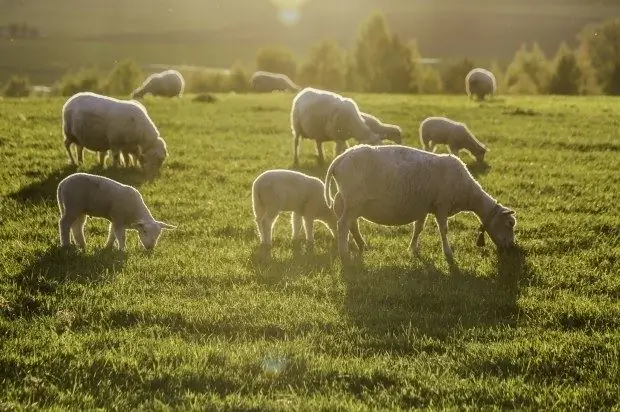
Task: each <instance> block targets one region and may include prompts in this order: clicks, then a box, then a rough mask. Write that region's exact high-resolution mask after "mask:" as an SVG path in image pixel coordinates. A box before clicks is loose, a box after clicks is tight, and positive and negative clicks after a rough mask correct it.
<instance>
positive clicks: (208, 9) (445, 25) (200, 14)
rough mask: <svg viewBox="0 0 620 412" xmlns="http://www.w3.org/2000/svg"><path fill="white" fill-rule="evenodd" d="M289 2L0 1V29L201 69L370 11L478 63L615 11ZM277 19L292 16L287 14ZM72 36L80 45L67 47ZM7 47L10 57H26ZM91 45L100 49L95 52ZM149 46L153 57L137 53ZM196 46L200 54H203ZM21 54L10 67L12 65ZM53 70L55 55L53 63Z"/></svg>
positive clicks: (610, 5) (444, 1)
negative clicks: (20, 26) (14, 25)
mask: <svg viewBox="0 0 620 412" xmlns="http://www.w3.org/2000/svg"><path fill="white" fill-rule="evenodd" d="M299 1H300V0H277V1H276V0H273V1H270V0H0V10H1V13H0V26H5V25H7V24H9V23H11V22H24V23H27V24H29V25H30V26H33V27H36V28H37V29H38V30H39V31H40V33H41V35H42V36H44V37H45V36H47V37H55V38H64V39H66V44H67V47H68V48H70V49H72V50H82V49H81V48H80V47H83V48H84V49H87V48H88V46H86V45H85V42H91V48H93V47H94V48H95V50H94V51H93V50H87V51H86V52H85V54H87V55H88V56H91V57H93V58H94V59H95V61H93V62H91V63H93V64H104V65H105V62H107V61H108V60H110V59H111V58H118V57H136V58H138V59H139V60H141V61H142V62H143V63H166V64H171V63H179V64H181V63H182V64H196V65H201V64H204V63H205V61H206V60H209V62H212V63H214V64H217V65H221V66H229V65H230V64H232V62H233V61H234V60H236V59H240V60H242V61H246V62H249V61H251V59H252V56H253V55H254V54H255V52H256V50H257V49H258V48H260V47H261V46H264V45H266V44H282V45H286V46H288V47H290V48H291V49H292V50H293V51H294V52H295V53H297V54H299V55H302V54H305V52H306V51H307V50H308V47H309V46H310V45H311V44H312V43H314V42H316V41H317V40H319V39H322V38H325V37H329V38H334V39H336V40H338V41H340V42H341V43H342V44H343V45H345V46H349V45H351V44H352V42H353V41H354V39H355V34H356V31H357V28H358V25H359V23H360V22H361V21H363V20H364V19H365V18H367V17H368V15H369V14H370V13H371V12H373V11H375V10H380V11H382V12H384V13H385V15H386V16H387V18H388V21H389V23H390V25H391V27H392V28H393V30H394V31H395V32H396V33H398V34H399V35H400V36H402V37H403V38H405V39H413V38H415V39H416V40H417V42H418V46H419V48H420V51H421V52H422V54H423V55H424V56H425V57H432V58H452V57H455V58H460V57H470V58H473V59H484V60H491V59H497V60H507V59H510V58H511V57H512V55H513V54H514V52H515V50H516V49H517V48H518V47H519V45H520V44H522V43H524V42H528V43H530V42H533V41H538V42H539V44H540V45H541V46H542V48H543V50H545V52H546V53H547V54H548V55H551V54H553V53H555V51H556V49H557V47H558V45H559V44H560V42H562V41H568V42H569V43H572V44H574V43H575V36H576V35H577V33H579V31H580V30H581V29H582V28H583V27H584V26H585V25H586V24H589V23H592V22H598V21H601V20H603V19H608V18H612V17H620V1H617V0H614V1H611V0H605V1H603V0H599V1H595V0H564V1H560V0H399V1H397V0H329V1H328V0H305V1H302V3H303V4H302V6H301V7H300V8H299V9H298V15H297V17H298V18H299V20H298V21H297V22H296V24H294V25H290V26H289V25H286V24H283V23H282V21H280V20H279V19H278V13H279V12H278V9H277V7H276V6H275V3H280V4H292V3H295V2H299ZM282 15H284V16H288V18H290V19H293V18H294V17H295V13H294V12H293V11H291V10H289V11H288V12H283V13H282ZM68 39H73V40H72V41H69V40H68ZM76 39H79V41H80V46H79V47H78V48H77V49H74V47H75V41H76ZM54 44H55V46H54V47H62V45H61V44H60V43H59V42H58V41H55V42H54ZM103 44H105V46H104V45H103ZM115 44H116V45H117V46H114V45H115ZM7 47H9V46H7V45H5V46H4V47H0V52H2V53H5V52H7V50H9V49H7ZM11 47H12V48H11V49H10V50H13V51H12V53H15V54H16V55H17V54H20V53H31V52H32V53H34V51H31V52H26V51H24V50H26V49H23V50H22V49H19V47H16V46H11ZM27 47H29V48H30V49H29V50H35V49H36V47H34V46H31V45H29V46H27ZM99 47H101V48H102V50H103V48H105V52H104V51H101V52H97V51H96V50H98V49H97V48H99ZM155 48H158V50H160V51H161V53H154V54H148V53H146V51H145V50H154V49H155ZM140 49H143V50H140ZM20 50H21V51H20ZM114 50H116V53H114ZM121 50H122V52H123V53H124V54H123V56H120V55H119V53H120V52H121ZM198 50H205V53H206V51H207V50H208V51H209V53H210V55H209V56H208V57H209V58H207V56H205V55H204V54H203V53H197V52H196V51H198ZM66 53H71V50H69V51H67V52H66ZM110 53H111V54H110ZM222 53H223V54H222ZM61 54H62V53H61ZM104 54H105V56H106V57H105V58H101V59H98V56H99V55H101V56H103V55H104ZM128 54H129V55H128ZM134 54H135V56H134ZM54 55H58V53H56V52H54ZM172 55H174V59H175V61H174V62H172V61H169V60H170V59H171V58H172ZM22 57H23V56H22ZM22 57H20V58H17V59H16V61H15V62H14V64H12V66H17V67H19V66H20V65H21V63H19V61H20V59H22ZM76 58H77V57H76ZM69 59H70V60H72V61H73V60H74V59H73V56H69ZM176 60H180V61H176ZM35 61H36V59H34V60H33V57H32V56H28V62H29V64H31V63H32V64H34V65H35V66H37V67H39V68H41V67H42V66H44V65H45V64H43V63H41V64H38V63H36V62H35ZM84 62H87V61H86V60H84ZM110 63H111V62H110ZM0 64H1V62H0ZM61 66H63V64H62V61H60V62H55V67H61Z"/></svg>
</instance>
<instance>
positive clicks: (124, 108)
mask: <svg viewBox="0 0 620 412" xmlns="http://www.w3.org/2000/svg"><path fill="white" fill-rule="evenodd" d="M62 130H63V135H64V145H65V149H66V150H67V154H68V156H69V160H70V162H71V163H72V164H73V165H76V161H75V160H74V158H73V154H72V153H71V145H72V144H75V145H76V154H77V164H81V163H82V162H83V149H84V148H86V149H88V150H92V151H94V152H99V163H100V165H101V166H103V165H104V162H105V156H106V153H107V151H108V150H111V151H112V159H113V164H114V165H115V166H118V165H119V164H120V154H121V152H122V153H123V155H124V157H125V160H126V161H127V159H128V157H129V154H130V153H131V154H133V155H134V156H135V157H137V158H138V159H139V160H140V164H141V166H142V168H143V169H144V171H145V173H146V174H147V176H149V177H153V176H154V175H155V174H156V173H157V171H158V170H159V169H160V168H161V165H162V164H163V162H164V160H165V159H166V157H167V156H168V150H167V147H166V142H165V141H164V139H163V138H162V137H161V136H160V133H159V130H158V129H157V127H156V126H155V124H154V123H153V121H152V120H151V118H150V117H149V115H148V113H147V111H146V108H145V107H144V106H143V105H142V104H140V103H139V102H137V101H133V100H119V99H115V98H113V97H108V96H103V95H100V94H96V93H91V92H80V93H76V94H74V95H73V96H71V97H70V98H69V99H68V100H67V101H66V102H65V104H64V105H63V106H62Z"/></svg>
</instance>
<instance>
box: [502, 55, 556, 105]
mask: <svg viewBox="0 0 620 412" xmlns="http://www.w3.org/2000/svg"><path fill="white" fill-rule="evenodd" d="M523 75H526V76H527V77H529V79H530V80H531V83H533V84H534V86H535V89H532V88H531V85H528V86H527V89H528V90H531V92H532V94H537V93H546V92H547V91H548V89H549V81H550V80H551V64H550V63H549V61H548V60H547V57H546V56H545V53H544V52H543V51H542V49H541V48H540V46H539V45H538V44H537V43H534V44H533V45H532V49H531V50H528V49H527V46H526V45H521V47H520V48H519V50H517V51H516V53H515V55H514V58H513V60H512V62H511V63H510V65H509V66H508V69H507V70H506V81H505V82H506V86H507V87H508V90H515V89H519V90H525V89H524V88H523V82H524V81H525V80H524V79H525V77H524V76H523ZM517 83H520V85H519V86H515V85H516V84H517ZM528 83H529V82H528Z"/></svg>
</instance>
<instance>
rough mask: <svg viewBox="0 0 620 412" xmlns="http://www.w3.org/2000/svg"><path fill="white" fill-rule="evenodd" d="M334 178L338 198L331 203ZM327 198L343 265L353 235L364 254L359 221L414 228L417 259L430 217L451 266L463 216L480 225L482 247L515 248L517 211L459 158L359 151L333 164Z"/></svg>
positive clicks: (393, 149)
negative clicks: (453, 222) (453, 224)
mask: <svg viewBox="0 0 620 412" xmlns="http://www.w3.org/2000/svg"><path fill="white" fill-rule="evenodd" d="M332 178H333V179H334V180H335V181H336V183H337V185H338V192H337V193H336V196H335V198H333V199H332V197H331V194H330V186H331V181H332ZM324 197H325V201H326V203H327V205H328V206H330V207H332V204H333V209H334V210H335V213H336V215H337V217H338V224H337V227H338V228H337V233H338V251H339V254H340V259H341V261H342V263H343V264H347V263H348V262H349V259H350V257H349V248H348V234H349V232H351V233H352V234H353V237H354V239H355V241H356V243H357V244H358V247H359V249H360V250H363V249H364V246H365V244H364V240H363V239H362V237H361V234H360V232H359V227H358V222H357V221H358V219H359V218H360V217H361V218H364V219H366V220H369V221H371V222H374V223H377V224H379V225H385V226H400V225H406V224H409V223H414V225H413V236H412V238H411V243H410V244H409V247H410V249H411V252H412V254H413V255H417V254H418V240H419V237H420V233H421V232H422V228H423V227H424V222H425V221H426V218H427V216H428V215H429V214H432V215H434V216H435V220H436V221H437V226H438V228H439V234H440V236H441V244H442V249H443V253H444V255H445V258H446V260H447V261H448V263H449V264H453V263H454V261H453V254H452V249H451V248H450V244H449V243H448V218H450V217H451V216H453V215H455V214H457V213H459V212H464V211H470V212H473V213H474V214H475V215H476V216H477V217H478V219H480V222H481V226H480V232H479V234H478V241H477V245H478V246H484V234H485V233H488V234H489V236H490V237H491V239H492V240H493V242H494V243H495V245H496V246H497V248H498V249H499V250H505V249H509V248H511V247H513V246H514V228H515V226H516V223H517V221H516V219H515V217H514V213H515V212H514V211H513V210H511V209H509V208H507V207H505V206H503V205H501V204H500V203H499V202H498V201H497V200H495V199H494V198H493V197H491V195H489V194H488V193H487V192H486V191H484V189H483V188H482V187H481V186H480V184H479V183H478V182H477V181H476V180H475V179H474V177H473V176H472V175H471V174H470V173H469V171H468V170H467V167H466V166H465V164H464V163H463V161H462V160H460V159H459V158H458V157H456V156H453V155H449V154H434V153H428V152H425V151H423V150H419V149H415V148H412V147H407V146H401V145H384V146H370V145H365V144H361V145H357V146H354V147H351V148H349V149H347V150H346V151H345V152H344V153H342V154H341V155H339V156H338V157H336V158H335V159H334V160H333V161H332V163H331V164H330V166H329V168H328V170H327V175H326V177H325V186H324Z"/></svg>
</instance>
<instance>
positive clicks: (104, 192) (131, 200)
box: [56, 173, 176, 251]
mask: <svg viewBox="0 0 620 412" xmlns="http://www.w3.org/2000/svg"><path fill="white" fill-rule="evenodd" d="M56 198H57V200H58V208H59V209H60V214H61V217H60V219H59V221H58V229H59V232H60V245H61V246H62V247H66V246H69V245H70V243H71V236H70V235H71V234H73V240H74V241H75V243H76V244H77V245H78V247H80V248H81V249H86V240H85V239H84V224H85V223H86V218H87V217H88V216H90V217H98V218H104V219H107V220H109V221H110V228H109V233H108V240H107V243H106V246H105V247H106V248H110V247H113V246H114V244H115V243H117V242H118V248H119V249H120V250H121V251H124V250H125V230H126V229H133V230H137V231H138V234H139V236H140V242H141V243H142V246H143V247H144V248H145V249H146V250H149V251H150V250H152V249H153V248H154V247H155V245H156V244H157V240H158V239H159V236H160V234H161V231H162V229H175V228H176V226H172V225H169V224H167V223H164V222H160V221H157V220H155V219H154V218H153V216H152V215H151V212H150V211H149V209H148V207H147V206H146V204H145V203H144V199H143V198H142V195H141V194H140V192H139V191H138V190H136V189H135V188H133V187H131V186H127V185H124V184H122V183H119V182H117V181H115V180H112V179H109V178H107V177H104V176H98V175H92V174H89V173H73V174H71V175H69V176H67V177H66V178H64V179H63V180H62V181H61V182H60V183H59V184H58V188H57V191H56Z"/></svg>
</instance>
